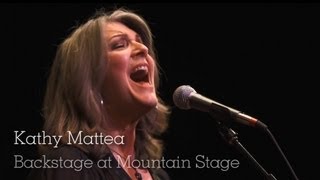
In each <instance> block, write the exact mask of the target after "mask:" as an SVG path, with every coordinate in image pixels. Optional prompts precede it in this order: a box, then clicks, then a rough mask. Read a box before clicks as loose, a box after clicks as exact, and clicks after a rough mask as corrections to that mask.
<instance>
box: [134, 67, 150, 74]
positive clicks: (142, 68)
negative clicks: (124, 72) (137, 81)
mask: <svg viewBox="0 0 320 180" xmlns="http://www.w3.org/2000/svg"><path fill="white" fill-rule="evenodd" d="M139 70H145V71H147V70H148V67H147V66H146V65H143V66H138V67H136V68H135V69H134V72H137V71H139Z"/></svg>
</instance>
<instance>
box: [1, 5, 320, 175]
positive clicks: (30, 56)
mask: <svg viewBox="0 0 320 180" xmlns="http://www.w3.org/2000/svg"><path fill="white" fill-rule="evenodd" d="M114 6H117V7H122V6H124V7H128V8H130V9H133V10H135V11H136V12H137V13H139V14H141V15H142V16H144V17H145V19H146V20H147V21H148V22H149V24H150V26H151V29H152V30H153V33H154V35H155V45H156V48H157V50H158V56H159V62H160V65H161V66H162V68H163V71H162V82H161V87H160V92H161V93H162V94H161V96H162V98H163V99H164V100H165V101H166V102H167V103H168V105H170V106H172V115H171V118H170V127H169V129H168V131H167V133H166V134H165V135H164V137H163V138H164V140H165V143H166V144H165V145H166V149H165V154H164V155H165V157H166V158H171V159H176V158H177V156H179V157H180V159H194V158H195V156H196V155H199V154H202V155H206V156H209V157H210V158H211V159H219V160H222V159H230V160H232V159H238V160H239V161H240V167H239V168H237V169H232V168H231V169H229V170H228V171H225V172H224V171H221V170H220V169H217V168H209V169H195V168H192V169H167V172H168V173H169V175H170V176H171V177H172V179H264V177H263V176H262V175H261V174H260V173H259V172H258V171H257V170H256V169H255V168H254V166H253V164H251V163H250V162H249V161H248V160H246V159H245V158H244V157H243V156H241V155H240V154H239V152H238V151H236V150H235V149H233V148H232V147H230V146H228V145H227V144H226V143H225V142H224V141H223V140H222V139H221V137H220V136H219V134H218V131H217V129H216V127H215V125H214V122H215V121H214V120H213V119H212V118H210V117H209V116H208V115H207V114H205V113H202V112H197V111H195V110H189V111H184V110H179V109H177V108H175V107H174V104H173V102H172V94H173V92H174V90H175V89H176V88H177V87H178V86H180V85H183V84H188V85H191V86H192V87H193V88H194V89H195V90H196V91H197V92H198V93H201V94H203V95H206V96H207V97H210V98H211V99H214V100H216V101H218V102H220V103H222V104H225V105H227V106H229V107H233V108H235V109H237V110H241V111H243V112H245V113H246V114H249V115H251V116H254V117H256V118H258V119H260V120H261V121H262V122H264V123H265V124H267V125H268V126H269V129H270V131H271V132H272V133H273V135H274V136H275V138H276V139H277V141H278V143H279V145H280V147H281V148H282V150H283V152H284V153H285V155H286V157H287V158H288V160H289V161H290V163H291V165H292V167H293V169H294V170H295V172H296V174H297V176H298V177H299V178H300V179H316V178H317V174H318V173H317V172H316V171H317V170H318V169H316V167H317V166H318V165H317V164H318V162H317V161H316V159H318V158H317V157H318V156H317V153H318V151H317V150H316V148H315V146H317V145H316V144H317V143H318V142H319V140H318V138H317V137H318V135H316V134H318V133H317V129H318V128H317V127H316V124H318V122H317V121H318V120H319V116H318V112H317V110H318V106H319V105H318V100H319V98H318V90H317V88H316V86H319V78H318V77H319V72H318V71H319V66H318V65H316V64H318V62H317V61H318V60H319V57H320V55H319V47H320V41H319V40H320V38H319V32H320V28H319V19H320V5H319V4H311V3H308V4H307V3H256V4H253V3H225V4H222V3H211V4H204V3H202V4H196V3H190V4H174V3H170V4H155V3H152V4H146V3H136V4H99V3H94V4H84V3H78V4H71V3H70V4H66V3H64V4H53V3H48V4H35V3H34V4H18V3H15V4H2V5H1V14H2V25H1V27H2V31H4V33H2V35H3V36H4V37H3V38H4V40H5V41H4V42H3V44H4V45H5V47H4V48H2V50H3V53H4V55H3V57H2V58H3V59H2V64H3V65H2V68H1V69H2V77H3V78H4V80H3V81H2V87H3V90H4V93H3V95H4V97H3V99H4V101H3V105H4V106H5V109H4V113H3V114H4V115H3V119H2V121H3V122H2V124H3V127H4V129H5V131H3V132H6V131H9V132H7V133H5V135H4V136H2V139H3V140H2V141H3V142H5V144H6V149H5V150H6V152H7V153H6V154H5V155H4V156H5V157H6V158H8V162H9V163H7V164H6V165H5V167H6V169H5V172H7V173H10V179H24V178H25V177H26V174H28V172H29V169H14V168H13V166H14V161H13V160H14V159H13V155H14V154H21V155H23V156H24V157H25V158H26V159H27V158H35V157H36V147H35V146H22V145H19V146H14V145H13V142H14V141H13V138H14V134H13V131H14V130H26V131H27V134H30V135H32V134H36V133H37V132H39V131H40V130H41V126H42V119H41V103H42V98H43V94H44V88H45V82H46V78H47V73H48V71H49V67H50V64H51V63H52V59H53V57H54V54H55V50H56V47H57V45H58V44H59V43H60V42H61V41H62V40H63V39H64V38H65V37H66V36H67V35H68V34H69V33H70V32H71V31H72V27H73V26H75V25H77V24H81V23H83V22H85V20H87V19H88V18H89V17H90V16H91V15H93V14H94V12H95V10H98V9H100V8H102V7H105V8H106V9H112V8H113V7H114ZM2 109H3V108H2ZM8 127H9V128H8ZM232 127H233V129H234V130H235V131H236V132H238V133H239V135H238V138H239V140H240V142H241V143H242V144H243V145H244V146H245V147H246V148H247V150H248V151H249V152H251V154H252V155H253V156H254V157H255V158H256V160H257V161H258V162H259V163H260V164H261V165H262V166H263V167H264V168H265V169H266V170H267V171H268V172H269V173H272V174H273V175H274V176H275V177H276V178H277V179H278V180H283V179H285V180H286V179H292V176H291V175H290V171H289V168H288V167H287V166H286V164H285V162H284V160H283V158H282V157H281V156H280V153H279V151H277V149H276V147H275V145H274V144H273V143H272V141H271V139H270V138H269V137H268V136H267V135H266V134H263V133H262V132H261V131H258V130H256V129H254V128H251V127H246V126H243V125H239V124H234V125H233V126H232ZM313 164H314V165H313ZM8 165H9V166H8Z"/></svg>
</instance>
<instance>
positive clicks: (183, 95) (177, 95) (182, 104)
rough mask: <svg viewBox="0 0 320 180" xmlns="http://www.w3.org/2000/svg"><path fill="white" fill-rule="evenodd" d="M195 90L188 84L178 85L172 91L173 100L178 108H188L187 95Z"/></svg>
mask: <svg viewBox="0 0 320 180" xmlns="http://www.w3.org/2000/svg"><path fill="white" fill-rule="evenodd" d="M191 93H196V91H195V90H194V89H193V88H192V87H191V86H189V85H182V86H179V87H178V88H177V89H176V90H175V91H174V93H173V102H174V104H175V105H176V106H177V107H178V108H180V109H185V110H187V109H190V108H191V107H190V103H189V96H190V94H191Z"/></svg>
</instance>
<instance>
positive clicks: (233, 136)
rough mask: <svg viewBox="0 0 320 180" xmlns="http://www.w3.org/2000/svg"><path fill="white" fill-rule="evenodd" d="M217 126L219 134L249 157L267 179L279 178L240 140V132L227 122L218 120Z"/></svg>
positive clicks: (274, 179)
mask: <svg viewBox="0 0 320 180" xmlns="http://www.w3.org/2000/svg"><path fill="white" fill-rule="evenodd" d="M217 126H218V130H219V134H220V135H221V136H222V137H223V139H224V140H225V141H226V142H227V143H228V144H229V145H232V146H234V147H235V148H236V149H237V150H239V151H240V153H241V154H242V155H244V156H245V157H246V158H247V159H249V160H250V161H251V162H252V163H253V164H254V165H255V167H256V168H257V169H258V170H259V171H260V172H261V173H262V174H263V175H264V176H265V177H266V179H267V180H277V179H276V178H275V177H274V176H273V175H272V174H269V173H268V172H267V171H266V170H265V169H264V168H263V167H262V166H261V165H260V164H259V163H258V162H257V161H256V160H255V158H254V157H253V156H252V155H251V154H250V153H249V152H248V151H247V150H246V148H245V147H243V146H242V144H241V143H240V142H239V141H238V137H237V135H238V133H236V132H235V131H234V130H232V129H231V128H228V127H227V126H226V125H225V124H223V123H221V122H220V121H217Z"/></svg>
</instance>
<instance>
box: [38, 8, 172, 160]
mask: <svg viewBox="0 0 320 180" xmlns="http://www.w3.org/2000/svg"><path fill="white" fill-rule="evenodd" d="M109 22H120V23H122V24H124V25H126V26H127V27H128V28H130V29H132V30H134V31H135V32H137V33H138V34H139V35H140V36H141V38H142V41H143V43H144V44H145V45H146V46H147V47H148V49H149V54H150V55H151V56H152V57H153V58H154V60H155V66H156V67H155V77H154V78H155V85H156V89H157V97H158V100H159V101H158V105H157V108H155V109H154V110H152V111H151V112H150V113H148V114H146V115H145V116H143V117H142V118H141V119H140V120H139V123H138V125H137V128H136V142H135V152H136V158H138V159H159V158H160V157H161V155H162V143H161V141H160V139H159V138H158V137H159V135H160V134H161V133H162V132H164V131H165V129H166V128H167V119H168V115H169V114H170V112H169V108H168V107H167V106H166V105H165V104H164V103H163V101H162V100H161V98H160V97H159V93H158V87H159V66H158V63H157V60H156V55H155V50H154V44H153V37H152V33H151V31H150V28H149V26H148V24H147V23H146V21H145V20H144V19H143V18H142V17H141V16H139V15H138V14H136V13H133V12H131V11H128V10H125V9H117V10H114V11H112V12H109V13H106V12H103V11H99V12H98V13H96V15H95V16H93V17H92V18H90V19H89V20H88V21H87V22H86V23H84V24H82V25H80V26H79V27H78V28H76V29H75V30H74V31H73V32H72V33H71V35H70V36H69V37H68V38H66V39H65V40H64V41H63V42H62V43H61V44H60V45H59V47H58V49H57V53H56V57H55V59H54V61H53V64H52V67H51V72H50V76H49V78H48V81H47V88H46V93H45V98H44V105H43V115H44V119H45V123H44V130H45V131H46V133H48V134H50V135H62V139H61V142H62V144H66V143H67V141H68V139H67V137H68V134H67V131H70V132H71V133H73V134H77V133H78V132H79V131H83V135H94V134H95V133H100V132H105V131H104V130H103V129H101V124H102V123H103V122H104V120H105V118H106V117H104V113H103V111H104V109H103V108H102V106H101V104H100V100H101V87H102V83H103V77H104V74H105V72H104V71H105V59H103V55H104V53H105V51H104V47H105V44H104V43H105V42H104V41H103V38H102V26H103V24H104V23H109ZM75 145H76V146H78V147H79V148H81V149H82V150H83V151H85V152H86V153H88V154H90V155H93V156H94V157H96V158H99V157H102V156H103V155H105V153H106V152H107V151H108V149H106V146H105V145H104V146H103V145H95V146H80V145H77V144H75ZM51 148H52V147H45V146H42V147H40V151H41V152H42V153H45V152H46V151H47V150H48V149H51Z"/></svg>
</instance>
